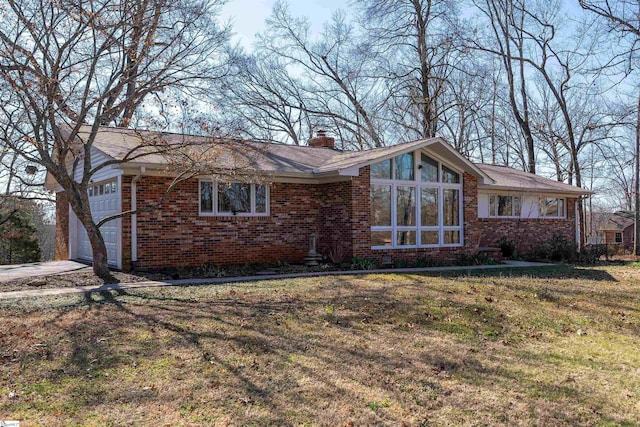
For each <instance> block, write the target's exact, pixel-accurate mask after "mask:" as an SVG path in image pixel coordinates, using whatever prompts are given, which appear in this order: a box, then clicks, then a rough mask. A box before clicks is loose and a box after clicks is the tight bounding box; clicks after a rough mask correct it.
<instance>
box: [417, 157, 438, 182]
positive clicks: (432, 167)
mask: <svg viewBox="0 0 640 427" xmlns="http://www.w3.org/2000/svg"><path fill="white" fill-rule="evenodd" d="M420 157H421V158H420V166H421V168H420V169H421V172H422V182H438V181H440V178H439V177H440V168H438V162H437V161H436V160H434V159H432V158H431V157H429V156H427V155H426V154H424V153H423V154H421V156H420Z"/></svg>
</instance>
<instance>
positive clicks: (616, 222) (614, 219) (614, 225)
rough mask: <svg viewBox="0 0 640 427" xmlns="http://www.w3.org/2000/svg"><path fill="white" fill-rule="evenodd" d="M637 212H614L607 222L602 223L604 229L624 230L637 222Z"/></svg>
mask: <svg viewBox="0 0 640 427" xmlns="http://www.w3.org/2000/svg"><path fill="white" fill-rule="evenodd" d="M635 216H636V213H635V212H633V211H618V212H614V213H612V214H611V215H610V216H609V218H607V220H606V222H605V223H604V224H602V226H601V227H600V230H602V231H623V230H624V229H626V228H627V227H629V226H633V225H634V224H635Z"/></svg>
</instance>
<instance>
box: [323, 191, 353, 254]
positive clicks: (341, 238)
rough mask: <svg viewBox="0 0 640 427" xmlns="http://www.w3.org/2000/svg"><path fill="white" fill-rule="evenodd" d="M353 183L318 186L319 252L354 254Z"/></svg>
mask: <svg viewBox="0 0 640 427" xmlns="http://www.w3.org/2000/svg"><path fill="white" fill-rule="evenodd" d="M352 191H353V185H352V182H351V181H346V182H337V183H332V184H322V185H318V186H317V200H318V248H317V249H318V252H319V253H321V254H325V255H329V254H330V253H332V252H333V253H334V254H336V255H337V254H338V253H339V252H340V253H341V255H342V256H343V257H344V258H345V259H346V260H349V259H350V258H351V257H352V256H353V241H352V239H351V236H352V232H351V218H352V215H353V205H352Z"/></svg>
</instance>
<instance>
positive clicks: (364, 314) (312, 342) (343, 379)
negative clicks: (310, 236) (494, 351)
mask: <svg viewBox="0 0 640 427" xmlns="http://www.w3.org/2000/svg"><path fill="white" fill-rule="evenodd" d="M410 279H411V280H414V279H415V275H411V276H410ZM435 288H437V287H436V286H433V287H431V288H429V292H428V293H425V292H421V289H420V286H419V284H418V285H416V286H413V285H411V286H410V287H408V288H407V287H406V286H404V288H403V289H402V290H403V292H405V293H398V292H396V290H397V286H396V285H395V284H384V283H374V284H373V286H367V285H366V284H364V283H363V284H358V285H354V284H353V282H352V280H351V279H346V278H336V279H335V280H332V281H330V282H329V283H327V282H323V283H322V285H321V286H318V287H317V289H316V288H315V287H310V288H308V289H307V288H303V289H298V290H296V291H295V292H294V293H292V292H288V291H287V292H286V293H285V292H274V293H269V292H256V293H253V294H252V293H246V294H243V295H240V294H232V292H235V291H234V290H228V289H227V290H226V291H225V292H224V293H223V294H222V295H220V296H218V295H212V294H211V293H209V294H207V293H206V292H203V293H202V294H200V293H196V294H195V295H197V297H196V298H194V294H191V293H188V295H187V296H185V297H183V296H182V295H184V294H185V293H186V292H181V291H176V292H175V295H176V296H175V297H174V296H168V295H166V294H167V293H169V294H170V293H172V292H173V291H172V290H170V288H167V290H163V291H162V292H160V291H159V293H160V295H156V293H155V292H154V291H149V290H145V291H135V290H130V291H124V290H117V291H101V292H96V293H91V294H86V295H85V297H84V301H83V302H82V304H81V305H82V307H80V306H79V307H78V308H77V310H74V309H69V310H66V311H65V313H68V314H69V315H70V318H67V317H66V316H62V317H58V316H56V320H55V322H56V326H58V328H59V329H58V333H57V336H54V337H52V339H55V341H56V342H59V341H61V339H60V338H64V340H68V341H69V344H68V345H66V347H67V348H68V350H69V354H68V355H66V356H64V355H61V356H59V358H60V359H61V360H60V363H61V364H62V366H66V367H67V368H68V369H67V371H66V372H64V371H60V372H58V373H57V377H56V378H57V381H59V382H61V383H62V382H64V381H67V380H69V378H75V379H76V381H75V382H74V383H73V384H74V386H73V387H72V388H71V390H70V393H69V396H70V397H69V399H75V401H79V402H82V405H86V406H87V407H90V406H92V403H105V404H110V405H116V406H117V405H120V403H121V401H120V399H122V398H121V397H118V398H117V400H114V397H113V396H112V395H111V396H110V395H108V394H105V393H104V392H101V390H102V389H103V388H105V387H109V385H107V383H105V379H104V375H105V373H108V372H126V371H127V370H131V365H132V364H134V362H137V363H140V364H141V365H142V366H144V368H143V369H149V373H148V375H146V374H145V372H140V373H139V374H138V375H140V376H142V377H144V378H148V380H149V381H159V382H161V383H162V384H163V386H169V387H174V388H176V390H178V391H176V393H178V392H180V390H181V389H180V387H181V386H183V385H182V384H183V383H186V386H188V387H189V389H190V390H191V389H193V388H194V387H195V386H194V384H195V383H199V382H201V381H204V384H205V385H204V386H203V387H204V388H202V389H198V390H199V392H198V393H193V394H192V395H191V394H190V395H189V397H188V398H184V399H188V400H189V402H191V403H189V405H191V404H192V403H193V405H195V406H194V407H199V408H201V409H199V410H202V411H213V410H214V408H216V406H220V407H222V408H223V411H227V412H226V415H228V416H229V417H234V418H236V419H237V422H238V423H240V424H242V423H251V422H253V423H259V424H292V423H296V421H297V422H298V423H305V422H307V423H309V422H313V421H314V420H315V421H317V420H319V419H321V418H320V417H321V416H323V415H324V416H325V419H328V420H329V421H328V423H329V424H344V422H345V419H348V417H351V416H353V417H354V419H355V420H356V421H360V423H359V424H385V423H386V424H401V423H402V422H403V421H406V420H407V419H412V420H414V421H415V422H413V424H419V423H420V417H423V418H424V419H426V418H428V416H429V411H430V409H429V406H428V405H427V404H424V405H422V406H421V405H418V404H417V403H415V402H418V401H419V402H428V401H429V400H430V399H431V400H433V399H434V398H435V399H436V400H437V403H438V404H446V399H447V397H446V395H445V394H444V393H443V394H438V393H436V392H437V390H439V389H440V388H442V387H444V386H442V383H443V382H442V381H441V378H440V377H438V375H439V374H440V373H441V372H443V371H444V372H445V373H446V374H447V375H449V376H455V377H456V378H458V379H459V381H463V383H465V384H479V385H480V386H482V387H487V388H491V384H492V382H495V383H498V384H501V386H502V387H505V388H508V387H510V386H511V387H513V386H514V384H515V387H516V388H517V389H518V390H522V391H523V392H524V391H527V390H533V392H532V394H533V395H534V396H533V397H531V398H529V401H530V402H532V403H535V401H536V399H538V398H540V399H544V396H545V395H548V394H551V395H554V396H555V395H557V396H558V398H559V399H569V400H571V401H572V402H576V401H582V400H584V399H586V398H587V396H584V395H582V394H580V393H578V394H575V393H573V392H572V391H571V390H568V389H567V390H564V389H557V390H556V389H555V388H554V387H555V386H557V384H549V385H548V386H547V385H545V384H543V383H541V384H538V383H536V380H535V379H527V378H525V379H524V380H525V381H527V382H526V383H521V382H520V380H521V378H517V377H513V376H510V375H513V374H512V373H510V371H509V370H507V369H498V368H492V367H490V366H489V365H488V364H487V363H486V362H485V361H484V360H483V358H484V357H485V356H484V355H470V354H469V353H468V351H467V349H468V348H470V347H472V348H478V349H482V348H484V346H485V344H484V343H486V342H496V341H497V340H499V339H500V338H501V337H502V336H503V334H508V333H509V332H510V331H511V330H512V329H513V328H515V326H514V325H513V324H511V323H510V321H509V319H508V317H507V316H506V314H507V313H506V312H505V310H507V308H506V307H497V306H495V305H491V304H489V303H486V304H485V303H483V302H482V301H484V300H482V299H481V300H480V301H481V302H480V303H478V302H474V301H473V300H472V299H470V300H468V301H466V302H464V301H459V300H457V301H456V300H453V298H452V296H451V295H449V294H448V293H447V289H446V287H443V288H442V289H435ZM203 289H204V288H203ZM58 322H59V323H58ZM488 334H495V336H493V335H488ZM487 336H489V340H488V341H487ZM178 356H179V357H178ZM165 359H167V360H169V362H168V363H169V365H167V366H166V367H165V366H164V365H162V364H161V363H160V362H162V361H163V360H165ZM154 366H160V368H159V369H160V370H161V373H160V374H156V373H153V369H152V368H153V367H154ZM182 371H184V372H185V373H184V374H183V373H182ZM196 372H197V374H194V373H196ZM190 375H191V376H190ZM194 375H195V377H193V376H194ZM184 376H187V379H184ZM87 383H89V384H92V386H91V387H90V386H89V385H87ZM429 384H431V385H429ZM121 387H125V386H121ZM126 387H130V386H129V385H127V386H126ZM126 387H125V388H126ZM559 387H564V385H562V384H561V385H560V386H559ZM567 387H569V388H571V386H570V385H569V386H567ZM216 390H220V391H219V392H217V391H216ZM554 390H555V391H554ZM100 393H102V394H103V396H99V395H98V394H100ZM190 393H192V392H190ZM211 393H213V395H214V396H215V397H207V396H209V395H210V394H211ZM216 393H219V394H220V395H224V397H220V396H218V395H217V394H216ZM434 393H436V394H437V396H434ZM554 393H555V394H554ZM122 395H123V396H128V397H129V398H130V400H131V401H132V402H133V403H134V404H138V405H141V406H144V405H158V404H165V405H167V407H171V405H173V404H175V403H176V400H177V401H178V402H186V400H184V399H183V398H182V397H181V396H179V395H176V394H171V393H169V392H167V391H165V390H156V389H152V390H146V391H144V390H142V389H141V387H138V388H137V389H135V390H130V389H124V391H123V392H122ZM536 396H540V397H536ZM376 399H377V400H379V401H383V400H385V399H388V401H389V402H390V403H389V405H391V407H392V409H393V410H386V409H384V408H383V409H377V410H373V409H371V407H370V406H369V402H370V401H373V400H376ZM374 403H375V402H374ZM198 405H200V406H198ZM331 405H337V409H335V412H336V414H334V415H330V414H329V415H328V414H327V413H326V412H323V411H325V410H326V407H328V406H331ZM488 405H489V404H488ZM378 406H379V405H372V407H376V408H377V407H378ZM202 408H205V409H202ZM207 408H208V409H207ZM186 412H189V411H186ZM211 413H212V414H215V413H214V412H211ZM223 413H224V412H223ZM565 415H566V416H567V417H569V419H570V417H571V414H570V409H567V412H566V414H565ZM327 417H329V418H327ZM410 417H414V418H410ZM292 420H294V421H292ZM121 421H122V420H121ZM190 421H191V422H195V421H194V420H190ZM525 421H532V420H530V419H528V420H525ZM357 424H358V423H357ZM410 424H411V423H410Z"/></svg>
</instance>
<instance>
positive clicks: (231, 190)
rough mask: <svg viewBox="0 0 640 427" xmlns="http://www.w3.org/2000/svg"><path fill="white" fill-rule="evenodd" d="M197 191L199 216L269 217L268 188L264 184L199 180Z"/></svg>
mask: <svg viewBox="0 0 640 427" xmlns="http://www.w3.org/2000/svg"><path fill="white" fill-rule="evenodd" d="M199 190H200V191H199V205H200V206H199V210H200V215H216V216H230V215H238V216H267V215H269V187H268V186H267V185H265V184H249V183H244V182H228V183H227V182H214V181H207V180H201V181H200V189H199Z"/></svg>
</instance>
